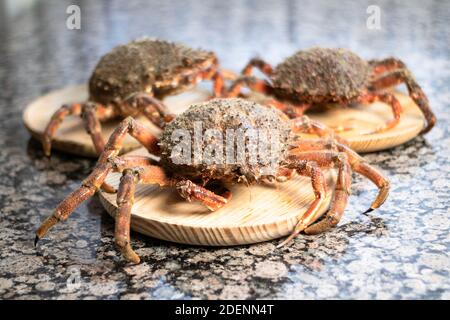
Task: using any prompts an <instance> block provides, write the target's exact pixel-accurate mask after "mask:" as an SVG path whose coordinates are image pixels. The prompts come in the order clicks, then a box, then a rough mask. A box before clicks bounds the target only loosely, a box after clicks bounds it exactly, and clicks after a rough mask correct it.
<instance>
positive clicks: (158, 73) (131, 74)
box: [89, 38, 215, 103]
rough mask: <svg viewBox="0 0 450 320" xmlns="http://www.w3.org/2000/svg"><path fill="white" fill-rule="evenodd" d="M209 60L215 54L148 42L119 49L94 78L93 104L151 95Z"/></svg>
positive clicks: (91, 86) (99, 66)
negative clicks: (161, 83) (159, 86)
mask: <svg viewBox="0 0 450 320" xmlns="http://www.w3.org/2000/svg"><path fill="white" fill-rule="evenodd" d="M209 59H215V55H214V53H212V52H208V51H204V50H201V49H192V48H189V47H187V46H185V45H182V44H179V43H174V42H168V41H163V40H153V39H148V38H143V39H138V40H134V41H131V42H129V43H127V44H124V45H119V46H117V47H115V48H114V49H112V50H111V52H109V53H107V54H105V55H104V56H103V57H102V58H101V59H100V61H99V62H98V64H97V66H96V67H95V69H94V72H93V73H92V75H91V78H90V80H89V92H90V95H91V100H93V101H97V102H100V103H109V102H112V101H121V100H123V99H125V98H127V97H128V96H130V95H132V94H134V93H140V92H148V93H150V92H151V91H152V90H153V89H154V85H155V83H157V82H158V81H165V80H168V81H170V79H172V78H175V77H176V76H178V75H180V74H182V73H183V72H186V71H189V70H191V69H193V68H195V67H196V66H198V65H200V64H202V63H204V62H205V61H207V60H209Z"/></svg>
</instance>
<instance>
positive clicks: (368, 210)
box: [363, 208, 375, 215]
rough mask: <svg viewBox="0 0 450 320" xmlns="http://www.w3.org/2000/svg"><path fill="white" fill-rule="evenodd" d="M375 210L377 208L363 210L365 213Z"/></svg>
mask: <svg viewBox="0 0 450 320" xmlns="http://www.w3.org/2000/svg"><path fill="white" fill-rule="evenodd" d="M373 210H375V209H374V208H369V209H367V210H366V211H364V212H363V214H365V215H367V214H368V213H369V212H372V211H373Z"/></svg>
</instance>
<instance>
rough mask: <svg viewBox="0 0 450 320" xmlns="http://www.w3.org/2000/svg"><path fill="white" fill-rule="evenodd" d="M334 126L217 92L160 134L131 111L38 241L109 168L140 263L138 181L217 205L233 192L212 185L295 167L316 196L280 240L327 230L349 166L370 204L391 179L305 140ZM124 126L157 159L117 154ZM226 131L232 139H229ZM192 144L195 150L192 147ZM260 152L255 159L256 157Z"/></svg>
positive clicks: (337, 211)
mask: <svg viewBox="0 0 450 320" xmlns="http://www.w3.org/2000/svg"><path fill="white" fill-rule="evenodd" d="M329 131H330V130H328V129H327V128H325V127H323V125H321V124H318V123H316V122H312V121H310V120H309V119H308V118H307V117H302V118H296V119H292V120H290V119H289V118H288V117H287V116H286V115H285V114H284V113H282V112H280V111H279V110H277V109H275V108H270V107H267V106H262V105H259V104H257V103H255V102H250V101H248V100H244V99H239V98H234V99H231V98H230V99H213V100H210V101H208V102H204V103H199V104H193V105H191V106H190V107H189V109H188V110H187V111H185V112H184V113H182V114H181V115H179V116H178V117H177V118H176V119H175V120H173V121H172V122H170V123H169V124H168V125H166V126H165V128H164V130H163V133H162V137H161V139H158V138H156V137H155V136H154V135H153V134H152V133H151V132H149V131H148V129H146V127H144V126H142V125H141V124H139V123H138V122H137V121H136V120H134V119H133V118H132V117H128V118H126V119H125V120H123V121H122V122H121V124H120V125H119V126H118V127H117V128H116V129H115V131H114V132H113V134H112V135H111V137H110V138H109V141H108V143H107V144H106V146H105V149H104V151H103V152H102V154H101V156H100V158H99V160H98V163H97V165H96V167H95V168H94V170H93V172H92V173H91V174H90V175H89V176H88V177H87V178H86V179H85V180H84V181H83V183H82V185H81V187H80V188H78V189H76V190H75V191H74V192H72V193H71V194H70V195H69V196H67V197H66V198H65V199H64V200H63V201H62V202H61V203H60V204H59V205H58V206H57V208H56V209H55V211H54V212H53V214H52V215H51V216H49V217H48V218H47V219H46V220H45V221H44V222H43V223H42V225H41V226H40V227H39V229H38V230H37V232H36V242H37V241H38V240H39V239H40V238H42V237H43V236H44V235H45V234H46V233H47V232H48V230H49V229H50V228H51V227H52V226H54V225H55V224H56V223H57V222H58V221H63V220H66V219H67V218H68V217H69V215H70V214H71V213H72V212H73V211H74V210H75V208H76V207H77V206H78V205H79V204H80V203H82V202H83V201H85V200H86V199H88V198H89V197H91V196H93V195H94V194H95V192H96V191H97V190H98V189H99V187H100V186H101V185H102V184H103V183H104V180H105V178H106V176H107V175H108V174H109V173H110V172H121V173H122V178H121V180H120V185H119V189H118V194H117V205H118V209H117V214H116V228H115V242H116V244H117V245H118V247H119V248H120V249H121V251H122V253H123V255H124V256H125V258H126V259H127V260H129V261H132V262H135V263H138V262H139V261H140V259H139V257H138V256H137V254H136V253H135V252H134V251H133V250H132V248H131V246H130V212H131V207H132V205H133V198H134V191H135V186H136V184H137V183H142V184H158V185H160V186H161V187H175V188H176V189H177V190H178V192H179V194H180V195H181V196H182V197H183V198H185V199H187V200H189V201H191V200H196V201H200V202H201V203H203V204H204V205H205V206H206V207H208V208H209V209H210V210H218V209H220V208H221V207H222V206H224V205H225V204H227V202H228V201H230V199H231V193H230V192H229V191H228V190H226V189H224V188H223V187H222V188H221V190H222V191H221V192H214V191H213V189H211V186H212V185H214V184H216V185H217V184H218V183H219V184H220V183H223V182H228V183H238V182H243V183H247V184H252V183H258V182H264V181H267V180H270V181H279V182H282V181H285V180H287V179H289V178H290V177H291V176H292V174H293V173H294V171H296V172H297V173H298V174H300V175H304V176H308V177H310V178H311V183H312V188H313V190H314V194H315V200H314V201H313V202H312V203H311V205H310V207H309V209H308V210H307V211H306V213H304V214H303V215H301V216H299V217H298V223H297V225H296V227H295V229H294V231H293V233H292V234H291V235H290V236H289V237H288V238H287V239H286V240H285V241H284V242H283V243H282V244H284V243H286V242H287V241H289V240H290V239H292V238H293V237H295V236H296V235H298V234H299V233H300V232H302V231H305V232H306V233H308V234H315V233H319V232H323V231H325V230H327V229H329V228H331V227H333V226H336V224H337V223H338V222H339V220H340V218H341V216H342V215H343V212H344V209H345V206H346V203H347V199H348V197H349V194H350V185H351V170H353V171H355V172H358V173H359V174H361V175H363V176H366V177H367V178H369V179H370V180H371V181H372V182H373V183H374V184H375V185H376V186H377V187H378V188H379V190H380V191H379V193H378V195H377V197H376V199H375V200H374V202H373V203H372V205H371V207H370V209H369V210H368V211H371V210H373V209H375V208H378V207H379V206H380V205H381V204H382V203H383V202H384V201H385V199H386V198H387V195H388V191H389V182H388V180H387V179H386V178H384V177H383V175H382V174H381V173H380V172H379V171H378V170H376V169H375V168H373V167H372V166H370V165H369V164H368V163H366V162H365V161H364V159H363V158H362V157H360V156H359V155H358V154H356V153H355V152H354V151H352V150H350V149H349V148H348V147H347V146H345V145H343V144H341V143H339V142H337V141H336V140H334V139H310V140H308V139H301V138H299V136H298V135H297V133H299V132H308V133H313V134H320V135H326V134H327V133H329ZM230 132H233V134H235V135H232V137H233V138H229V137H230V136H229V134H230ZM239 132H240V133H241V134H243V135H239V134H238V133H239ZM255 132H258V135H259V134H261V132H264V133H265V135H263V137H264V138H262V139H259V140H255ZM127 133H128V134H130V135H131V136H132V137H134V138H135V139H137V140H138V141H139V142H140V143H142V145H143V146H145V147H146V148H147V150H148V151H149V153H151V154H153V155H157V156H159V158H160V160H159V161H157V162H155V160H152V158H151V157H145V156H126V155H125V156H118V154H119V151H120V148H121V146H122V142H123V139H124V138H125V136H126V134H127ZM196 134H197V137H196ZM198 134H200V137H201V138H200V139H198ZM258 135H256V136H258ZM224 136H226V139H227V143H226V145H225V146H224V145H223V141H224V140H222V138H223V137H224ZM193 137H194V138H193ZM251 137H253V138H251ZM228 139H230V140H228ZM229 141H231V143H230V142H229ZM267 141H271V143H270V146H271V147H272V146H278V147H274V148H273V149H271V150H273V151H271V152H269V153H264V152H256V151H255V150H261V146H265V142H267ZM272 142H274V144H273V145H272ZM230 146H231V148H230ZM195 148H197V152H195V151H194V152H193V153H192V152H190V151H192V150H195ZM262 149H264V148H262ZM255 154H257V158H256V159H255V158H253V156H254V155H255ZM220 155H222V157H221V156H220ZM223 155H226V159H224V158H223ZM330 167H336V168H337V169H338V178H337V183H336V187H335V192H334V198H333V203H332V205H331V208H330V210H329V211H328V213H327V215H326V217H325V218H324V219H322V220H320V221H319V222H316V223H314V222H315V221H316V220H317V219H318V218H319V211H318V209H319V207H320V206H321V204H322V202H323V201H324V198H325V191H326V182H325V179H324V176H323V174H322V171H321V168H330ZM208 188H209V189H208Z"/></svg>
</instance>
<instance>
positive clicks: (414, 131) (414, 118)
mask: <svg viewBox="0 0 450 320" xmlns="http://www.w3.org/2000/svg"><path fill="white" fill-rule="evenodd" d="M393 93H394V95H395V96H396V97H397V99H398V100H399V102H400V104H401V105H402V114H401V117H400V122H399V123H398V125H397V126H395V127H394V128H391V129H390V130H387V131H385V132H380V133H373V132H374V131H375V129H376V128H379V127H380V126H382V125H384V124H385V123H386V122H387V121H388V120H390V119H392V118H393V114H392V110H391V108H390V107H389V106H388V105H387V104H385V103H382V102H375V103H372V104H370V105H361V104H356V105H352V106H350V107H339V106H336V107H334V106H329V107H328V108H324V109H325V110H324V111H320V112H307V113H306V115H307V116H308V117H309V118H311V119H313V120H316V121H319V122H321V123H323V124H325V125H327V126H329V127H330V128H337V127H343V128H346V130H344V131H341V132H340V133H339V135H340V136H342V137H343V138H345V139H346V140H347V142H348V143H349V146H350V147H351V148H352V149H353V150H355V151H356V152H360V153H364V152H373V151H380V150H385V149H389V148H393V147H396V146H399V145H401V144H403V143H405V142H407V141H409V140H411V139H413V138H415V137H416V136H417V135H419V133H420V131H422V129H423V128H424V127H425V125H426V121H425V118H424V116H423V114H422V112H421V111H420V109H419V107H418V106H417V105H416V104H415V103H414V101H413V100H412V99H411V98H410V97H409V96H407V95H405V94H403V93H400V92H397V91H394V92H393ZM247 98H248V99H250V100H253V101H256V102H260V103H264V100H266V99H267V97H266V96H264V95H262V94H259V93H251V94H249V96H248V97H247ZM305 136H308V135H306V134H305Z"/></svg>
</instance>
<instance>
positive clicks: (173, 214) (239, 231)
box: [99, 148, 336, 246]
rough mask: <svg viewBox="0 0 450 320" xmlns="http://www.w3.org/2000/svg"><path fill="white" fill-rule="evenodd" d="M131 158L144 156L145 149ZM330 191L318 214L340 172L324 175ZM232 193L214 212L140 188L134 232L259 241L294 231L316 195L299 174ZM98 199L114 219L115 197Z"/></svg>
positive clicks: (209, 241) (213, 242) (114, 179)
mask: <svg viewBox="0 0 450 320" xmlns="http://www.w3.org/2000/svg"><path fill="white" fill-rule="evenodd" d="M130 154H139V155H146V154H148V153H147V151H146V150H145V149H143V148H142V149H138V150H135V151H133V152H131V153H130ZM325 175H326V178H327V181H328V185H329V188H328V192H327V196H326V199H325V202H324V205H323V206H322V207H321V208H320V211H321V212H322V213H323V212H325V211H326V210H327V209H328V207H329V205H330V202H331V190H333V187H334V181H335V178H336V174H335V172H334V170H328V171H326V172H325ZM120 177H121V175H120V174H116V173H114V174H110V175H109V176H108V177H107V179H106V181H107V182H108V183H109V184H111V185H113V186H115V187H116V188H117V187H118V185H119V180H120ZM227 187H228V188H229V189H230V191H231V192H232V194H233V197H232V199H231V200H230V202H229V203H228V204H227V205H226V206H224V207H223V208H221V209H220V210H218V211H215V212H211V211H209V210H208V209H207V208H206V207H204V206H203V205H201V204H199V203H196V202H192V203H189V202H186V200H184V199H183V198H181V197H180V196H179V195H178V193H177V191H176V190H175V189H174V188H164V189H162V188H160V187H158V186H155V185H138V186H137V187H136V193H135V202H134V205H133V209H132V213H131V215H132V217H131V228H132V229H133V230H135V231H137V232H139V233H142V234H145V235H148V236H151V237H154V238H158V239H163V240H168V241H172V242H177V243H185V244H194V245H208V246H229V245H239V244H247V243H256V242H262V241H267V240H271V239H276V238H280V237H283V236H286V235H288V234H290V233H291V232H292V230H293V229H294V226H295V224H296V222H297V217H298V216H299V215H301V214H303V213H304V212H305V211H306V210H307V209H308V207H309V206H310V204H311V203H312V201H313V200H314V193H313V190H312V187H311V180H310V179H309V178H306V177H300V176H295V177H294V178H293V179H292V180H290V181H287V182H285V183H277V184H274V185H254V186H250V187H247V186H245V185H243V184H235V185H227ZM99 197H100V201H101V202H102V204H103V206H104V207H105V209H106V210H107V211H108V213H109V214H110V215H111V216H113V217H114V216H115V214H116V210H117V205H116V195H115V194H110V193H105V192H99Z"/></svg>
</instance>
